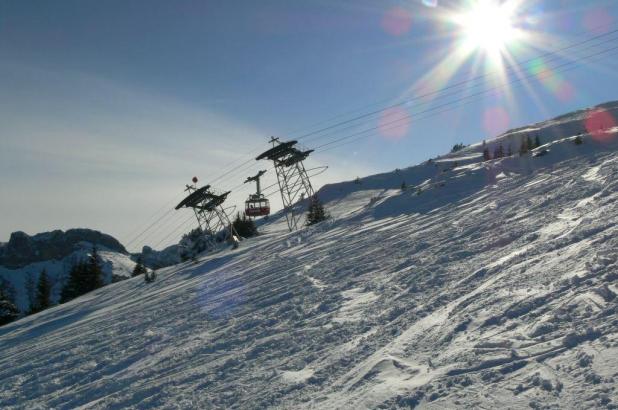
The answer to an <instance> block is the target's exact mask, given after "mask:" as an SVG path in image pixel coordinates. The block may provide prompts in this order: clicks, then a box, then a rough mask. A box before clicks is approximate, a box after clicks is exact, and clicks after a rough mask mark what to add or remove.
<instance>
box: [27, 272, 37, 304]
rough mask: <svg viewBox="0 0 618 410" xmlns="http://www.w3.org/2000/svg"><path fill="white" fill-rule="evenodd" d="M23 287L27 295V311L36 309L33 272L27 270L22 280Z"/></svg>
mask: <svg viewBox="0 0 618 410" xmlns="http://www.w3.org/2000/svg"><path fill="white" fill-rule="evenodd" d="M24 288H25V290H26V296H27V297H28V310H27V311H28V312H33V311H35V310H36V309H35V308H36V281H35V280H34V273H33V272H28V274H27V275H26V280H25V281H24Z"/></svg>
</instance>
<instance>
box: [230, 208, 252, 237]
mask: <svg viewBox="0 0 618 410" xmlns="http://www.w3.org/2000/svg"><path fill="white" fill-rule="evenodd" d="M232 227H233V228H234V230H235V231H236V233H237V234H238V235H240V236H242V237H243V238H251V237H252V236H256V235H257V234H258V230H257V227H256V226H255V222H253V220H252V219H251V218H247V215H244V214H243V215H242V216H241V215H240V212H238V213H237V214H236V219H234V222H232Z"/></svg>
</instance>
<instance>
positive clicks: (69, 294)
mask: <svg viewBox="0 0 618 410" xmlns="http://www.w3.org/2000/svg"><path fill="white" fill-rule="evenodd" d="M84 271H85V265H84V263H83V262H82V261H79V262H77V263H76V264H74V265H73V266H72V267H71V271H70V272H69V280H68V282H67V283H66V284H65V285H64V287H63V288H62V292H61V295H60V303H65V302H68V301H69V300H71V299H75V298H76V297H78V296H79V295H81V294H82V288H83V287H84V285H83V283H82V281H83V274H84Z"/></svg>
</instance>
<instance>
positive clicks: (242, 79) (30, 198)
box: [0, 0, 618, 249]
mask: <svg viewBox="0 0 618 410" xmlns="http://www.w3.org/2000/svg"><path fill="white" fill-rule="evenodd" d="M509 1H511V2H514V3H517V4H516V7H517V16H516V18H517V22H516V24H514V25H515V26H517V27H518V28H521V30H526V37H525V39H524V40H518V41H514V42H512V43H509V44H508V45H507V46H506V47H505V55H506V56H508V58H510V59H511V60H510V61H511V62H521V61H529V60H531V59H532V58H534V57H536V56H538V55H543V54H544V53H547V52H551V51H553V50H556V49H559V48H561V47H564V46H568V45H569V44H574V43H577V42H581V41H583V40H586V39H587V38H590V37H592V36H597V35H608V33H609V32H611V30H615V29H616V28H617V27H618V4H616V2H614V1H605V0H599V1H585V2H582V1H579V0H551V1H550V0H548V1H542V0H509ZM472 3H474V0H462V1H455V0H452V1H431V0H408V1H383V2H376V1H362V0H354V1H352V0H349V1H344V0H340V1H326V0H324V1H303V2H300V1H295V2H292V1H286V0H265V1H259V2H255V1H240V0H238V1H185V0H176V1H164V0H149V1H135V0H122V1H116V0H106V1H92V0H74V1H72V0H59V1H30V0H16V1H13V0H3V1H2V2H0V89H1V90H2V92H1V93H0V196H1V197H2V201H0V214H1V215H3V217H2V218H1V219H0V241H2V240H6V239H8V236H9V234H10V232H12V231H15V230H24V231H26V232H28V233H36V232H40V231H45V230H50V229H55V228H61V229H66V228H71V227H90V228H95V229H99V230H102V231H104V232H107V233H110V234H112V235H114V236H116V237H118V238H119V239H121V240H122V241H123V242H125V243H127V242H129V240H130V239H133V237H134V233H135V232H139V231H140V227H143V226H144V225H145V224H148V223H149V222H151V221H152V220H153V219H152V218H156V216H157V215H160V214H161V213H163V212H164V211H167V210H168V209H169V208H170V207H173V205H174V201H175V200H176V199H179V198H180V196H181V195H182V187H183V186H184V184H185V183H187V182H189V180H190V178H191V177H192V176H193V175H197V176H198V177H200V179H201V180H202V181H203V182H208V181H209V179H212V178H216V177H218V176H220V175H221V174H222V173H223V172H225V171H226V170H228V169H230V167H231V166H232V165H234V164H236V163H238V161H240V162H242V161H243V160H245V159H247V158H251V156H255V152H259V150H260V149H265V148H267V146H266V141H267V138H268V137H269V136H270V135H276V136H280V137H281V138H283V139H288V138H297V137H299V136H302V135H303V134H306V133H308V132H311V131H314V130H317V129H319V128H320V127H323V126H327V125H329V124H333V123H336V122H337V121H341V120H345V119H348V118H353V117H354V116H355V115H357V114H362V113H364V112H367V111H371V110H375V109H379V108H381V107H385V106H387V105H389V104H392V103H393V102H398V101H401V100H402V99H415V98H418V97H419V96H420V95H422V94H424V93H426V92H427V91H432V90H434V89H440V88H441V87H445V86H448V85H449V84H456V83H458V82H460V81H462V80H464V79H466V78H473V77H474V76H475V75H476V76H478V75H482V74H486V73H490V74H491V75H492V76H494V77H491V78H494V80H491V79H488V80H487V81H486V82H485V83H482V84H480V85H479V88H478V89H475V91H478V90H483V89H484V88H491V87H492V86H493V87H495V86H496V85H500V84H503V83H501V81H502V80H500V79H499V77H498V76H497V74H496V73H499V72H500V70H501V69H500V67H499V65H498V64H497V63H496V62H495V61H491V58H490V57H489V56H488V55H487V53H484V52H483V51H482V50H475V51H474V52H472V53H470V54H469V55H467V56H466V58H462V57H461V55H460V54H461V53H460V51H461V41H462V36H464V34H462V30H461V27H459V26H457V24H455V23H453V22H452V21H451V20H449V17H448V16H452V15H458V13H462V12H465V11H466V9H467V8H470V7H471V4H472ZM514 19H515V17H514ZM603 39H605V40H607V38H604V37H601V38H600V39H599V40H598V42H599V44H598V45H597V46H596V48H588V49H585V48H584V47H583V46H582V47H581V48H579V49H573V50H571V51H569V53H567V54H568V55H565V56H562V57H560V58H558V59H556V57H557V56H553V60H552V59H549V58H547V59H546V60H547V61H545V63H544V64H545V66H546V67H547V69H548V71H551V67H552V64H554V65H558V64H561V63H564V62H568V61H572V60H573V59H577V58H579V59H580V61H579V62H578V63H577V67H576V69H572V70H569V71H565V72H558V71H559V70H554V72H553V73H551V74H552V75H551V76H550V77H547V78H543V77H538V78H534V76H531V77H530V78H529V79H526V81H525V83H526V84H527V86H526V87H523V86H512V87H504V86H502V87H501V88H500V87H498V88H500V89H501V91H500V92H498V93H496V92H492V93H488V94H485V95H481V96H479V97H478V98H474V99H471V101H469V102H467V103H466V104H465V105H463V106H453V107H449V110H448V111H446V112H443V113H441V114H440V115H435V116H429V117H428V116H427V115H419V116H416V115H415V113H418V112H422V111H424V110H426V109H431V107H436V106H439V105H440V104H442V103H444V102H448V101H449V99H448V98H446V99H445V100H439V99H433V100H430V99H427V98H421V99H418V100H414V104H411V105H406V106H403V108H401V109H396V110H394V111H393V110H391V111H387V112H386V113H379V114H378V115H376V116H373V117H369V118H366V119H364V120H363V121H359V122H354V123H351V124H350V125H349V126H348V127H345V128H346V129H344V128H339V129H333V130H332V132H328V133H324V134H318V135H314V136H313V137H310V138H305V139H304V140H302V142H303V143H304V144H305V145H306V146H308V147H310V148H313V147H315V146H318V145H321V144H324V143H327V142H329V141H331V140H333V139H334V138H340V137H342V136H346V135H349V134H351V133H354V132H359V131H363V130H367V129H372V128H376V127H378V128H379V127H380V124H385V123H389V122H390V120H392V119H395V120H397V119H399V118H401V115H405V114H412V117H411V119H410V121H404V122H403V123H402V126H401V127H400V128H397V129H395V130H388V129H385V128H388V127H382V129H378V130H375V131H374V132H368V133H367V134H366V135H365V136H366V138H363V139H360V140H357V141H354V143H352V144H347V145H343V146H340V147H336V148H335V149H331V150H328V151H324V152H316V154H315V155H314V157H313V159H312V160H311V161H310V164H311V165H312V166H320V165H328V166H329V170H328V171H327V172H325V173H323V174H321V175H320V176H319V177H317V178H316V180H317V184H318V185H320V184H324V183H327V182H332V181H339V180H342V179H352V178H354V177H355V176H357V175H360V176H363V175H367V174H371V173H375V172H380V171H389V170H392V169H394V168H397V167H399V168H401V167H405V166H408V165H412V164H415V163H418V162H420V161H423V160H425V159H427V158H429V157H433V156H436V155H438V154H440V153H444V152H446V151H448V150H449V149H450V147H451V146H452V145H453V144H455V143H456V142H464V143H472V142H476V141H479V140H481V139H483V138H490V137H492V136H495V135H496V134H497V133H499V132H502V131H505V130H506V129H507V128H512V127H515V126H519V125H524V124H527V123H531V122H535V121H539V120H542V119H545V118H547V117H549V116H553V115H558V114H561V113H564V112H566V111H569V110H573V109H577V108H582V107H586V106H590V105H594V104H597V103H600V102H604V101H608V100H614V99H618V92H617V91H618V82H617V81H616V80H617V75H616V69H617V64H616V62H617V61H618V59H617V58H616V54H613V55H609V56H606V58H603V59H601V58H600V56H599V57H597V58H596V59H586V58H585V57H586V56H587V55H589V54H590V53H594V52H595V51H599V50H601V51H602V50H603V49H604V48H603V47H605V48H609V47H610V46H611V42H609V43H608V42H606V43H605V44H600V42H601V41H602V40H603ZM610 39H611V38H610ZM591 45H592V44H588V46H591ZM542 63H543V62H539V64H542ZM502 64H503V66H504V65H508V62H507V57H504V59H503V61H502ZM511 64H512V63H511ZM545 66H544V67H545ZM514 67H516V68H517V67H518V66H517V65H514ZM502 70H504V68H503V69H502ZM521 70H522V74H521V75H522V76H525V75H528V74H526V73H527V72H528V73H531V72H534V67H527V68H526V67H522V68H521ZM451 71H452V72H451ZM447 74H450V75H447ZM509 78H510V77H506V78H505V79H506V80H508V79H509ZM490 80H491V81H490ZM492 81H493V82H492ZM454 91H456V90H454ZM462 95H465V94H463V93H462V92H460V93H459V94H453V96H452V97H450V98H451V99H457V98H459V97H461V96H462ZM344 114H346V115H344ZM424 117H427V118H424ZM329 120H330V121H329ZM391 128H392V127H391ZM317 137H321V138H317ZM331 147H332V146H331ZM256 149H257V151H255V150H256ZM249 153H251V154H249ZM266 167H267V164H257V163H256V164H255V166H253V167H251V166H249V168H247V169H246V170H243V172H240V173H239V174H232V175H230V176H228V178H225V179H222V180H221V181H220V185H219V186H220V187H221V188H222V189H230V188H232V187H236V186H237V185H238V184H240V183H242V181H243V180H244V178H245V177H246V176H249V175H251V174H252V173H253V172H254V171H257V170H258V169H265V168H266ZM273 177H274V175H270V176H269V177H268V178H270V179H267V181H265V185H268V184H269V181H270V182H272V178H273ZM247 188H248V187H247ZM243 189H244V188H242V189H239V190H236V191H235V192H234V194H233V196H232V201H233V202H234V203H236V204H238V205H241V203H242V200H243V198H244V197H245V196H246V195H247V194H248V190H247V189H244V190H243ZM273 198H274V199H275V201H274V202H275V205H276V204H277V202H278V201H277V200H276V196H274V197H273ZM158 212H159V213H158ZM186 215H187V214H179V213H176V214H170V215H168V216H167V219H165V220H163V222H165V223H166V224H167V225H163V226H161V227H160V229H159V230H158V231H156V232H149V233H148V234H147V235H144V237H142V238H138V239H137V240H136V241H134V243H132V244H131V247H132V248H134V249H135V248H139V247H141V245H144V244H149V245H156V244H159V243H160V246H162V245H163V244H166V243H169V242H172V241H174V240H176V239H177V236H178V235H179V233H178V235H176V234H173V232H172V234H171V236H170V235H169V233H168V232H171V231H173V228H174V227H176V226H178V225H179V224H180V223H181V222H182V221H183V220H185V217H186ZM149 218H151V219H149ZM166 236H170V237H169V238H166ZM160 246H159V247H160Z"/></svg>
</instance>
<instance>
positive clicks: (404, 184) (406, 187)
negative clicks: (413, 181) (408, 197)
mask: <svg viewBox="0 0 618 410" xmlns="http://www.w3.org/2000/svg"><path fill="white" fill-rule="evenodd" d="M406 189H408V186H407V185H406V181H403V182H402V183H401V190H402V191H405V190H406Z"/></svg>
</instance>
